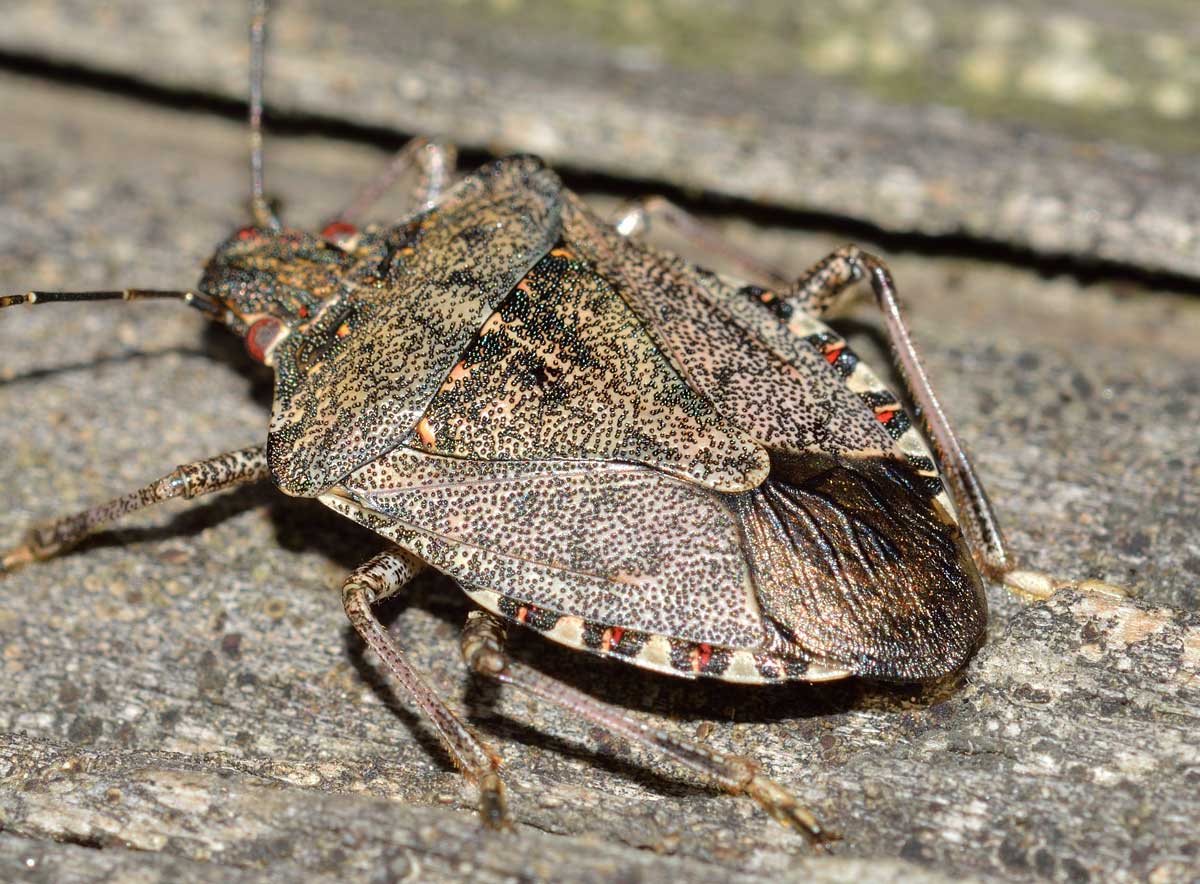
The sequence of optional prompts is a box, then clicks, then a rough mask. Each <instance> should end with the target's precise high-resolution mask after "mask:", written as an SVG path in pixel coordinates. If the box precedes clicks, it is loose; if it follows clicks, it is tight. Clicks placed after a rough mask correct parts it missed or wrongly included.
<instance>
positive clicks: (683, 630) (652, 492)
mask: <svg viewBox="0 0 1200 884" xmlns="http://www.w3.org/2000/svg"><path fill="white" fill-rule="evenodd" d="M336 494H339V495H346V496H348V497H349V498H350V499H351V500H352V501H353V502H354V503H355V504H356V505H358V506H359V507H362V508H363V509H365V510H367V511H369V512H371V513H375V514H377V515H378V516H381V517H382V518H381V519H379V524H374V523H372V527H373V528H374V529H375V530H377V531H379V532H380V533H382V534H384V535H386V536H389V537H391V538H392V539H394V540H396V541H397V542H399V543H401V544H403V545H404V546H405V547H407V548H409V549H411V550H412V551H413V552H415V553H417V554H418V555H419V556H421V558H423V559H424V560H425V561H426V562H428V563H429V564H431V565H432V566H434V567H435V568H437V569H438V570H439V571H442V572H444V573H446V574H449V575H451V576H453V577H455V578H457V579H459V580H460V581H462V582H463V583H465V584H467V585H469V586H475V587H481V588H485V589H491V590H494V591H496V592H498V593H500V594H501V595H503V596H505V597H507V598H509V599H513V600H516V601H518V602H522V603H527V604H530V605H534V606H537V607H539V608H544V609H546V610H548V611H552V612H556V613H559V614H569V615H574V616H577V617H582V618H584V619H585V620H590V621H593V622H596V623H603V624H606V625H610V626H617V627H622V628H625V629H634V630H639V631H644V632H650V633H660V634H664V635H668V636H671V637H674V638H680V639H686V640H689V641H694V642H707V643H711V644H714V645H721V646H726V647H735V648H738V647H744V648H755V647H758V646H760V645H761V644H762V643H763V640H764V636H763V630H762V623H761V619H760V616H759V611H758V604H757V602H756V600H755V595H754V588H753V585H752V583H751V580H750V574H749V570H748V568H747V565H746V561H745V558H744V556H743V554H742V548H741V541H740V536H739V531H738V526H737V522H736V520H735V518H734V516H733V514H732V513H731V512H730V510H729V508H728V506H727V503H726V500H727V498H725V497H724V496H723V495H720V494H718V493H716V492H712V491H708V490H706V489H704V488H701V487H699V486H697V485H695V484H693V483H690V482H686V481H682V480H679V479H674V478H671V477H670V476H666V475H663V474H662V473H660V472H658V471H656V470H652V469H649V468H646V467H640V466H635V465H628V464H606V463H599V462H596V461H492V462H487V461H471V460H464V459H461V458H452V457H441V456H438V455H432V454H427V453H424V452H419V451H413V450H409V449H397V450H395V451H392V452H391V453H389V454H388V455H386V456H384V457H383V458H381V459H379V460H378V461H376V462H373V463H371V464H368V465H367V466H364V467H363V468H362V469H360V470H358V471H356V472H354V473H353V474H351V475H350V476H348V477H347V478H346V480H345V481H344V483H343V484H342V486H341V487H339V488H338V489H336ZM323 499H324V498H323ZM327 502H329V503H330V505H331V506H334V508H335V509H336V508H337V504H338V501H336V500H330V501H327Z"/></svg>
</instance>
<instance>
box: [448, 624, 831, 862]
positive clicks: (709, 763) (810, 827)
mask: <svg viewBox="0 0 1200 884" xmlns="http://www.w3.org/2000/svg"><path fill="white" fill-rule="evenodd" d="M504 639H505V632H504V627H503V626H502V625H501V624H500V622H499V621H498V620H497V619H496V618H495V617H493V616H492V615H491V614H489V613H487V612H486V611H472V612H471V613H470V614H469V615H468V616H467V623H466V626H464V627H463V633H462V654H463V659H464V660H465V661H466V662H467V665H468V666H470V667H471V668H472V669H473V670H474V671H476V672H478V673H480V674H482V675H486V676H487V677H489V678H494V679H496V680H497V681H499V682H502V683H504V684H510V685H513V686H515V687H518V688H521V689H522V690H525V691H528V692H529V693H531V694H533V695H534V696H536V697H540V698H541V699H543V700H546V701H548V702H550V703H554V704H556V705H558V706H562V707H563V708H565V709H568V710H570V711H571V712H573V713H574V714H575V715H578V716H579V717H580V718H583V719H585V720H587V721H590V722H591V723H593V724H595V725H597V726H598V727H601V728H603V729H604V730H605V731H607V732H609V733H612V734H616V735H618V736H621V737H624V738H625V739H626V740H629V741H631V742H634V743H637V744H640V745H642V746H645V747H647V748H648V749H653V750H655V751H657V752H660V753H661V754H662V755H665V756H666V757H667V758H670V759H672V760H673V761H675V762H677V763H678V764H680V765H682V766H683V767H686V768H688V769H689V770H692V771H694V772H695V773H698V774H700V775H701V776H703V777H704V778H705V779H707V780H710V781H711V782H713V783H716V784H717V785H719V786H720V787H721V788H722V789H724V790H726V791H727V792H730V793H732V794H734V795H742V794H745V795H749V796H750V797H752V798H753V799H754V800H755V801H757V802H758V803H759V804H760V805H761V806H762V807H763V808H764V809H765V810H766V811H767V812H768V813H769V814H771V816H773V817H774V818H775V819H777V820H778V821H779V822H781V823H783V824H784V825H786V826H790V827H792V828H795V829H799V830H800V831H801V832H803V833H804V834H805V835H807V836H808V837H809V838H811V839H812V841H813V842H814V843H817V844H821V843H823V842H826V841H831V840H836V839H837V837H838V836H836V835H834V834H833V833H831V832H829V831H828V830H826V829H825V827H824V826H822V825H821V824H820V823H819V822H817V819H816V817H814V816H813V815H812V814H811V813H810V812H809V811H808V810H807V809H806V808H804V807H803V806H802V805H801V804H800V802H799V801H797V800H796V798H795V796H793V795H792V794H791V793H790V792H788V790H787V789H785V788H784V787H783V786H781V785H779V783H776V782H775V781H774V780H771V779H768V778H767V777H766V776H764V775H763V774H762V773H760V772H759V770H758V766H757V765H756V764H755V763H754V762H753V761H751V760H749V759H747V758H741V757H738V756H735V755H722V754H721V753H719V752H714V751H713V750H711V749H708V748H706V747H704V746H701V745H699V744H697V743H691V742H686V741H684V740H681V739H678V738H676V737H673V736H671V735H670V734H668V733H666V732H665V731H662V730H660V729H659V728H656V727H654V726H653V725H651V724H647V723H646V722H644V721H639V720H638V719H636V718H633V717H632V716H630V715H627V714H626V713H625V712H623V711H622V710H620V709H617V708H616V707H614V706H610V705H608V704H607V703H602V702H600V701H599V700H597V699H595V698H593V697H589V696H588V695H587V694H584V693H582V692H580V691H577V690H575V689H574V688H572V687H569V686H567V685H565V684H563V683H562V682H560V681H557V680H555V679H553V678H550V677H549V676H546V675H543V674H542V673H540V672H538V671H537V670H535V669H530V668H529V667H527V666H524V665H523V664H521V663H518V662H516V661H514V660H512V659H510V658H509V656H508V655H507V654H506V653H505V651H504Z"/></svg>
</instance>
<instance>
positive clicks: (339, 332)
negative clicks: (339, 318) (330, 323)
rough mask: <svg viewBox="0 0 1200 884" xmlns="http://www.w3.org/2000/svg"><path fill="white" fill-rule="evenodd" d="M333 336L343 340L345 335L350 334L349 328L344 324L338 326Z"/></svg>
mask: <svg viewBox="0 0 1200 884" xmlns="http://www.w3.org/2000/svg"><path fill="white" fill-rule="evenodd" d="M334 334H335V335H337V336H338V337H339V338H344V337H346V335H348V334H350V326H348V325H346V323H344V322H343V323H342V324H341V325H339V326H338V327H337V331H335V332H334Z"/></svg>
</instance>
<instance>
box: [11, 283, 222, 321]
mask: <svg viewBox="0 0 1200 884" xmlns="http://www.w3.org/2000/svg"><path fill="white" fill-rule="evenodd" d="M152 299H153V300H158V299H168V300H175V301H183V303H185V304H187V305H188V306H189V307H195V308H196V309H197V310H199V311H201V312H202V313H207V314H208V315H209V316H210V317H212V318H214V319H218V318H220V316H221V308H220V307H219V306H218V305H217V303H216V302H215V301H214V300H213V299H212V298H210V297H208V295H205V294H203V293H201V292H192V291H173V290H172V291H167V290H164V289H110V290H107V291H99V292H25V293H24V294H22V295H0V308H3V307H15V306H17V305H18V304H62V303H66V302H68V301H146V300H152Z"/></svg>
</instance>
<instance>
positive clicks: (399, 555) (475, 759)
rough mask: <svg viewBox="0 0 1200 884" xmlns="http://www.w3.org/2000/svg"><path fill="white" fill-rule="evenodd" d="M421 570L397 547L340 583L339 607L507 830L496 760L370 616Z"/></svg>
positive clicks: (490, 822)
mask: <svg viewBox="0 0 1200 884" xmlns="http://www.w3.org/2000/svg"><path fill="white" fill-rule="evenodd" d="M423 567H424V563H423V562H422V561H420V560H419V559H417V558H416V557H415V556H414V555H412V553H409V552H407V551H406V550H403V549H400V548H399V547H393V548H392V549H390V550H388V551H386V552H383V553H380V554H379V555H377V556H376V557H375V558H373V559H371V560H370V561H369V562H367V563H366V564H364V565H360V566H359V567H358V568H356V569H355V570H354V571H353V572H352V573H351V574H350V576H349V577H347V578H346V582H345V583H344V584H343V585H342V604H343V605H344V606H345V608H346V616H348V617H349V618H350V623H351V624H352V625H353V626H354V628H355V630H357V632H358V634H359V635H360V636H362V639H363V641H365V642H366V643H367V644H368V645H369V646H370V648H371V650H373V651H374V652H375V653H376V654H378V655H379V659H380V660H382V661H383V663H384V665H386V666H387V668H388V670H389V671H390V672H391V673H392V675H394V676H395V677H396V680H397V681H399V682H400V684H401V685H403V687H404V691H405V693H406V694H407V695H408V696H409V697H410V698H411V699H412V700H413V702H414V703H416V704H417V706H418V707H419V708H420V710H421V712H422V713H424V715H425V717H426V719H428V721H429V723H430V724H431V725H433V729H434V731H435V732H436V733H437V735H438V738H439V739H440V740H441V741H442V745H443V746H445V747H446V751H447V752H448V753H449V754H450V758H451V760H452V761H453V762H454V764H455V765H456V766H457V767H458V769H459V770H461V771H462V772H463V775H464V776H465V777H466V778H467V779H468V780H470V781H471V782H472V783H474V784H475V785H476V786H477V787H478V788H479V812H480V814H481V815H482V817H483V823H484V825H485V826H487V827H488V828H491V829H502V828H508V827H509V821H508V812H507V809H506V807H505V802H504V783H503V782H502V781H501V779H500V775H499V774H498V773H497V772H496V771H497V768H498V767H499V766H500V757H499V756H498V755H496V753H495V752H493V751H492V750H491V749H489V748H488V747H487V746H485V745H484V744H483V743H482V742H480V740H479V738H478V737H476V736H475V734H473V733H472V732H471V731H470V730H469V729H468V728H467V726H466V725H465V724H463V723H462V721H461V720H460V719H459V718H458V716H457V715H455V714H454V713H453V712H452V711H450V708H449V707H448V706H447V705H446V704H445V702H443V701H442V699H441V697H439V696H438V695H437V694H436V693H435V692H434V690H433V688H431V687H430V686H429V685H428V684H427V683H426V682H425V679H424V678H422V677H421V675H420V673H418V672H417V671H416V670H415V669H413V668H412V666H411V665H409V662H408V660H406V659H405V657H404V652H403V650H402V649H401V648H400V645H399V644H398V643H397V642H396V640H395V639H394V638H392V635H391V633H389V632H388V631H387V629H385V628H384V626H383V624H382V623H380V622H379V620H378V619H377V618H376V617H375V613H374V612H373V611H372V610H371V605H372V604H373V603H374V602H377V601H380V600H382V599H385V598H387V597H388V596H392V595H395V594H396V593H397V592H399V591H400V590H402V589H403V588H404V587H405V586H407V585H408V584H409V583H410V582H411V581H412V578H413V577H415V576H416V575H417V573H418V572H419V571H420V570H421V569H422V568H423Z"/></svg>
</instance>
